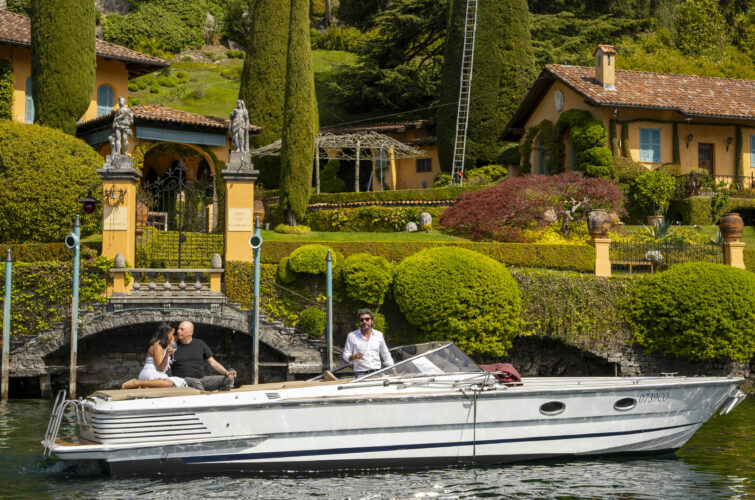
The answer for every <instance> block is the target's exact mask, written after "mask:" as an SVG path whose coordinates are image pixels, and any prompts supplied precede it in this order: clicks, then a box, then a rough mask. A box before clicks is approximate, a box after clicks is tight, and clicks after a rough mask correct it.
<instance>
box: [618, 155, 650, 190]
mask: <svg viewBox="0 0 755 500" xmlns="http://www.w3.org/2000/svg"><path fill="white" fill-rule="evenodd" d="M647 172H648V169H647V168H645V166H644V165H643V164H642V163H639V162H636V161H634V160H632V159H629V158H624V157H623V156H614V157H613V178H614V179H616V182H618V183H619V184H627V185H628V184H630V183H631V182H633V181H634V180H635V179H636V178H637V177H639V176H641V175H642V174H646V173H647Z"/></svg>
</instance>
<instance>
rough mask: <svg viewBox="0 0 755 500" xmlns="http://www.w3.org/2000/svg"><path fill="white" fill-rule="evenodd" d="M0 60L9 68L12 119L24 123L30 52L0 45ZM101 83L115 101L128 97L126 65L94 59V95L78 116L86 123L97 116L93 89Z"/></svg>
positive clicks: (100, 58)
mask: <svg viewBox="0 0 755 500" xmlns="http://www.w3.org/2000/svg"><path fill="white" fill-rule="evenodd" d="M0 58H2V59H7V60H9V61H10V62H11V64H12V66H13V77H14V80H15V81H14V84H13V119H14V120H15V121H19V122H23V121H26V79H27V78H29V77H30V76H31V50H30V49H28V48H26V47H16V46H13V45H0ZM102 84H108V85H110V86H111V87H112V88H113V92H114V94H115V100H117V98H118V97H119V96H128V71H127V70H126V64H125V63H123V62H120V61H113V60H107V59H103V58H102V57H98V58H97V71H96V73H95V85H94V92H92V100H91V102H90V104H89V108H88V109H87V111H86V113H84V116H83V117H82V119H83V120H89V119H92V118H96V117H97V89H98V88H99V86H100V85H102Z"/></svg>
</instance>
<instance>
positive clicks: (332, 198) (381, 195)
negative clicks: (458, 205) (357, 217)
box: [309, 186, 484, 204]
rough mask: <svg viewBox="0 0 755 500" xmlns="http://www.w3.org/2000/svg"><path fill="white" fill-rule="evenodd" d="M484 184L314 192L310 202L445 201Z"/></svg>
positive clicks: (480, 187) (479, 187)
mask: <svg viewBox="0 0 755 500" xmlns="http://www.w3.org/2000/svg"><path fill="white" fill-rule="evenodd" d="M482 187H484V186H464V187H441V188H428V189H397V190H395V191H363V192H360V193H320V194H313V195H312V196H311V197H310V199H309V203H310V204H311V203H354V202H359V201H444V200H453V199H455V198H456V197H457V196H459V195H460V194H461V193H465V192H467V191H476V190H478V189H482Z"/></svg>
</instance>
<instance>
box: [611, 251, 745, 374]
mask: <svg viewBox="0 0 755 500" xmlns="http://www.w3.org/2000/svg"><path fill="white" fill-rule="evenodd" d="M625 306H626V315H627V319H628V321H629V322H630V323H631V324H632V326H634V328H635V332H634V341H635V342H637V343H639V344H641V345H643V346H645V347H647V348H648V349H649V350H650V351H657V352H660V353H663V354H669V355H674V356H677V357H688V358H692V359H715V358H729V359H733V360H737V361H744V360H748V359H750V358H751V357H752V356H753V354H755V275H753V273H750V272H747V271H744V270H741V269H735V268H732V267H729V266H724V265H721V264H708V263H689V264H678V265H675V266H672V267H671V268H670V269H669V270H668V271H666V272H663V273H660V274H656V275H651V276H648V277H647V278H644V279H643V280H642V281H641V282H639V283H638V284H637V286H635V287H634V289H633V290H632V292H631V295H630V297H629V298H628V299H627V301H626V304H625Z"/></svg>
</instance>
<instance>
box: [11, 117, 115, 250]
mask: <svg viewBox="0 0 755 500" xmlns="http://www.w3.org/2000/svg"><path fill="white" fill-rule="evenodd" d="M101 167H102V158H101V157H100V155H98V154H97V153H96V152H95V151H94V150H93V149H92V148H91V147H90V146H89V145H88V144H87V143H85V142H84V141H82V140H80V139H76V138H75V137H71V136H70V135H67V134H64V133H62V132H60V131H58V130H53V129H50V128H46V127H41V126H39V125H27V124H23V123H16V122H11V121H7V122H0V200H2V203H0V241H3V242H8V243H21V242H34V241H36V242H54V241H62V240H63V238H64V237H65V235H66V234H68V233H69V232H70V231H71V228H72V227H73V221H74V219H75V216H76V214H78V213H80V212H81V204H80V203H79V200H80V199H82V198H83V197H84V196H86V195H87V192H88V191H90V190H91V191H92V192H95V193H96V192H97V191H98V190H99V189H100V186H101V185H102V184H101V181H100V179H99V176H98V175H97V172H96V171H97V169H98V168H101ZM81 224H82V226H81V232H82V234H83V235H87V234H91V233H93V232H95V231H98V230H99V229H100V227H101V224H102V212H101V209H99V208H98V210H97V211H95V212H94V213H93V214H91V215H87V216H85V217H82V219H81Z"/></svg>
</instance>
